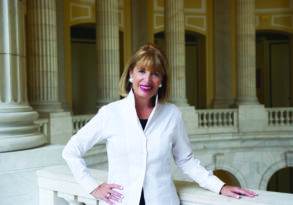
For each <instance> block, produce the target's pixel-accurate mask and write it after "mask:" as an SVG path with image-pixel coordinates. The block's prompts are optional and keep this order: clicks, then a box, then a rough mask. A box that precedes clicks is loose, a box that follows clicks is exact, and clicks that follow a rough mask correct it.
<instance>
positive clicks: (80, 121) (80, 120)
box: [72, 115, 94, 134]
mask: <svg viewBox="0 0 293 205" xmlns="http://www.w3.org/2000/svg"><path fill="white" fill-rule="evenodd" d="M93 116H94V115H75V116H73V117H72V124H73V134H75V133H76V132H77V131H78V130H79V129H80V128H82V127H83V126H84V125H85V124H86V123H87V122H88V121H90V119H91V118H92V117H93Z"/></svg>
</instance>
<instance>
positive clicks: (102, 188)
mask: <svg viewBox="0 0 293 205" xmlns="http://www.w3.org/2000/svg"><path fill="white" fill-rule="evenodd" d="M114 189H119V190H122V189H123V187H122V186H120V185H118V184H107V183H103V184H101V185H99V186H98V187H97V188H96V189H95V190H94V191H92V192H91V193H90V194H91V195H92V196H93V197H95V198H96V199H98V200H103V201H105V202H107V203H108V204H111V205H114V202H121V201H122V199H123V195H122V194H121V193H119V192H117V191H115V190H114Z"/></svg>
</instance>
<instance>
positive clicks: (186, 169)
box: [172, 111, 225, 193]
mask: <svg viewBox="0 0 293 205" xmlns="http://www.w3.org/2000/svg"><path fill="white" fill-rule="evenodd" d="M173 137H174V138H173V146H172V152H173V157H174V160H175V162H176V165H177V166H178V167H179V168H180V169H181V170H182V171H183V173H184V174H186V175H188V176H189V177H190V178H191V179H193V180H194V181H196V182H197V183H198V184H199V185H200V186H201V187H203V188H205V189H209V190H211V191H213V192H216V193H220V190H221V188H222V187H223V185H224V184H225V183H224V182H222V181H221V180H220V179H219V178H218V177H216V176H215V175H213V173H212V172H211V171H208V170H206V169H205V168H204V167H203V166H202V165H201V164H200V161H199V160H198V159H195V158H194V157H193V152H192V149H191V144H190V141H189V138H188V135H187V132H186V129H185V126H184V121H183V119H182V115H181V113H180V111H178V115H177V122H176V129H175V135H174V136H173Z"/></svg>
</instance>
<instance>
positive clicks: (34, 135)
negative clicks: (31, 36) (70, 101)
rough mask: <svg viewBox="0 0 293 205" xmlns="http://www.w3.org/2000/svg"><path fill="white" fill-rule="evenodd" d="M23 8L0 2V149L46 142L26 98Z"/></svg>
mask: <svg viewBox="0 0 293 205" xmlns="http://www.w3.org/2000/svg"><path fill="white" fill-rule="evenodd" d="M23 10H24V7H23V4H22V2H21V1H19V0H1V1H0V30H1V32H0V152H6V151H13V150H21V149H28V148H32V147H36V146H39V145H42V144H44V143H45V137H44V136H43V135H42V134H40V133H39V132H38V126H37V125H35V124H34V121H35V120H36V119H37V118H38V114H37V112H35V111H34V110H33V109H32V108H31V107H30V106H29V104H28V101H27V89H26V87H27V85H26V83H27V82H26V67H25V45H24V42H25V35H24V12H23Z"/></svg>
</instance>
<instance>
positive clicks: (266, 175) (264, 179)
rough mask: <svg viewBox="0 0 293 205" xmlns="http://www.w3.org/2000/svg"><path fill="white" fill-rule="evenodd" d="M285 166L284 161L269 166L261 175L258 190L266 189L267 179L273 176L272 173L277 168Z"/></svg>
mask: <svg viewBox="0 0 293 205" xmlns="http://www.w3.org/2000/svg"><path fill="white" fill-rule="evenodd" d="M285 167H286V163H285V161H279V162H276V163H274V164H272V165H271V166H269V167H268V169H267V170H266V171H265V172H264V174H263V175H262V178H261V180H260V183H259V186H258V188H259V189H260V190H266V189H267V185H268V183H269V180H270V178H271V177H272V176H273V174H274V173H276V172H277V171H278V170H280V169H283V168H285Z"/></svg>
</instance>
